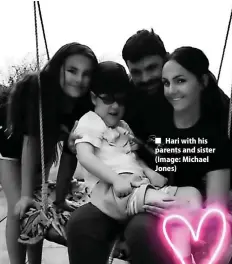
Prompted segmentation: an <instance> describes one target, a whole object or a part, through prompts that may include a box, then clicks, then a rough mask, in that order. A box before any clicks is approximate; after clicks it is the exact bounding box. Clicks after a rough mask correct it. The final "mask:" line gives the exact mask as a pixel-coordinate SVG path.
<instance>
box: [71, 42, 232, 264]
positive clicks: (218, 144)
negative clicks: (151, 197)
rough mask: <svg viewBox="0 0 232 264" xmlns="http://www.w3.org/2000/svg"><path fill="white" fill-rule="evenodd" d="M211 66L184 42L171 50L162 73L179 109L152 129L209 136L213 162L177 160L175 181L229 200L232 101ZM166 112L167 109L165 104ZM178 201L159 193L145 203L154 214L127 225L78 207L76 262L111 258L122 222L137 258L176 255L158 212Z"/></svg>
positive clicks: (162, 259) (209, 197)
mask: <svg viewBox="0 0 232 264" xmlns="http://www.w3.org/2000/svg"><path fill="white" fill-rule="evenodd" d="M208 66H209V62H208V59H207V58H206V56H205V55H204V54H203V53H202V51H200V50H198V49H195V48H191V47H187V48H180V49H177V50H176V51H175V52H174V53H173V54H171V55H170V57H169V59H168V61H167V62H166V63H165V65H164V68H163V73H162V74H163V82H164V85H165V97H166V98H167V99H168V101H169V103H170V104H171V105H172V109H173V110H172V111H173V113H172V115H171V116H172V118H171V119H165V120H163V121H162V123H160V125H159V129H158V130H157V123H156V124H152V123H150V127H149V131H148V132H149V134H150V135H154V134H155V135H158V136H160V137H162V139H163V140H164V139H165V137H169V138H173V139H177V138H174V137H175V136H178V135H179V134H178V132H179V133H180V136H181V135H182V134H181V133H184V134H183V136H184V137H190V138H192V137H194V139H195V137H196V136H197V138H198V137H199V138H200V139H201V140H202V144H203V143H204V142H206V141H204V139H207V140H209V142H208V143H207V144H208V145H206V144H205V146H204V147H205V148H206V147H208V148H209V147H210V148H212V149H213V148H216V150H215V153H209V154H207V155H209V156H210V157H209V158H210V162H209V163H207V164H203V163H201V164H200V163H199V164H194V163H193V164H188V166H185V164H184V163H183V164H181V163H178V164H176V166H177V173H176V174H174V177H173V181H174V183H179V184H180V186H183V185H185V184H186V183H188V184H187V185H194V186H196V187H198V188H199V189H200V190H201V191H202V194H203V195H205V198H206V201H207V203H206V205H208V204H211V203H214V202H215V201H217V202H220V203H221V204H222V205H223V206H226V202H227V197H228V190H229V182H230V177H229V172H230V170H229V168H230V162H229V161H228V157H229V155H230V154H229V153H228V152H229V150H228V148H227V146H228V144H227V143H228V139H227V133H226V126H227V115H228V105H229V104H228V101H227V100H224V97H222V94H221V91H220V89H219V87H218V86H217V85H216V82H215V81H214V80H213V79H212V76H211V73H210V72H209V70H208ZM180 75H181V76H180ZM185 75H186V76H185ZM160 112H161V113H162V109H160ZM154 123H155V122H154ZM154 126H155V127H154ZM169 129H171V130H169ZM173 131H174V132H175V133H174V134H173ZM74 137H75V136H74V135H73V134H71V135H70V140H69V144H70V145H71V147H72V145H73V140H74ZM203 137H204V138H203ZM199 144H200V143H199ZM172 147H173V146H172ZM185 147H186V148H187V147H189V148H190V146H185ZM192 147H194V146H192ZM199 147H202V146H200V145H199ZM169 148H170V146H169ZM72 149H73V147H72ZM212 154H213V155H212ZM196 155H199V154H196ZM185 156H186V154H185ZM203 156H204V153H203ZM189 166H190V167H189ZM191 166H192V167H191ZM192 168H194V171H193V172H194V173H193V174H192V171H191V169H192ZM205 176H206V184H205V185H204V179H205ZM196 178H197V180H195V179H196ZM175 205H176V201H175V200H173V201H172V202H170V201H165V200H163V201H160V200H159V199H157V201H156V200H155V201H154V202H153V203H151V204H148V205H145V206H144V208H145V210H146V211H147V212H150V213H151V214H146V213H145V214H144V213H143V214H138V215H135V216H134V217H132V218H131V219H130V220H129V222H128V223H126V225H125V223H124V224H122V225H119V224H117V223H116V221H115V220H114V219H112V218H110V217H107V216H105V215H103V214H102V213H101V212H100V211H99V210H98V209H97V208H95V207H93V206H91V204H87V205H84V206H82V207H80V208H78V209H77V210H76V211H75V212H74V213H73V215H72V217H71V219H70V221H69V223H68V248H69V259H70V263H71V264H74V263H78V262H80V263H82V262H85V263H87V264H88V263H93V262H94V263H99V264H100V263H105V262H106V260H107V256H108V255H109V252H110V246H111V241H112V240H113V239H114V238H115V236H116V234H117V233H118V232H119V230H122V227H123V228H125V239H126V242H127V243H128V245H129V248H130V253H131V263H132V264H142V263H148V264H149V263H157V264H158V263H171V261H172V260H171V256H170V255H169V254H168V252H167V251H166V250H165V248H164V247H163V245H162V244H161V242H160V240H159V238H158V233H157V232H158V230H157V228H158V225H157V218H156V217H154V216H153V215H152V214H154V215H158V216H160V215H162V214H164V213H166V212H167V210H168V209H169V208H172V206H175ZM77 227H78V228H77Z"/></svg>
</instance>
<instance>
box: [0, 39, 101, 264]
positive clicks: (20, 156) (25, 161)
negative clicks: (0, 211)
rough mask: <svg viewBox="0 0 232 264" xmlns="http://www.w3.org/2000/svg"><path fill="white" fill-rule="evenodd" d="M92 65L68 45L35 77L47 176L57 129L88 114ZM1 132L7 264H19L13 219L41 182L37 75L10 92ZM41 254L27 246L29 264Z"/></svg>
mask: <svg viewBox="0 0 232 264" xmlns="http://www.w3.org/2000/svg"><path fill="white" fill-rule="evenodd" d="M96 65H97V59H96V56H95V54H94V53H93V51H92V50H91V49H90V48H89V47H87V46H85V45H82V44H79V43H70V44H67V45H64V46H62V47H61V48H60V49H59V50H58V51H57V52H56V53H55V55H54V56H53V57H52V59H51V60H50V61H49V62H48V63H47V65H46V66H45V67H44V68H43V69H42V70H41V72H40V78H41V95H42V107H43V128H44V131H43V133H44V149H45V153H44V154H45V164H46V168H47V173H46V174H47V175H48V172H49V169H50V167H51V164H52V163H53V161H54V160H56V145H57V143H58V141H60V140H62V138H63V134H64V133H63V130H64V129H63V127H65V130H67V129H70V128H71V127H72V126H73V124H74V120H76V119H78V118H79V117H80V116H82V115H83V114H84V113H85V112H87V111H89V110H90V109H91V103H90V100H89V94H88V91H89V87H90V85H91V76H92V73H93V71H94V69H95V67H96ZM3 123H4V124H3V125H4V126H5V127H4V129H3V131H4V130H5V128H6V123H5V122H3ZM6 132H10V133H8V134H7V135H6V134H5V133H1V149H0V152H1V160H0V163H1V165H0V168H1V182H2V186H3V189H4V192H5V195H6V199H7V205H8V213H7V226H6V241H7V248H8V253H9V257H10V263H11V264H23V263H25V253H26V248H25V247H24V246H23V245H22V244H19V243H18V242H17V239H18V237H19V233H20V228H19V223H20V222H19V219H20V218H22V216H23V215H24V213H25V212H26V210H27V209H28V208H29V207H30V206H34V202H33V190H34V188H35V187H36V185H37V184H38V183H40V182H41V178H40V177H39V176H35V175H36V173H37V172H39V171H40V168H41V164H40V137H39V135H40V134H39V89H38V75H35V74H34V75H27V76H26V77H25V78H24V79H23V80H21V81H20V82H19V83H17V84H16V86H15V88H14V89H13V91H12V93H11V95H10V103H9V118H8V131H6ZM66 137H67V136H66ZM66 149H67V148H66ZM64 151H65V148H64ZM64 157H65V158H64ZM70 157H72V156H71V155H70V154H67V155H66V154H64V152H63V154H62V158H61V165H60V166H64V163H65V162H70V159H69V158H70ZM71 159H72V161H71V163H72V164H73V163H75V162H76V161H75V157H74V162H73V157H72V158H71ZM41 251H42V245H37V246H30V247H28V258H29V263H31V264H36V263H41Z"/></svg>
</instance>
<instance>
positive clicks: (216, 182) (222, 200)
mask: <svg viewBox="0 0 232 264" xmlns="http://www.w3.org/2000/svg"><path fill="white" fill-rule="evenodd" d="M206 176H207V178H206V195H207V205H210V204H212V203H219V204H221V205H223V206H227V203H228V197H229V189H230V170H229V169H222V170H216V171H211V172H209V173H207V175H206Z"/></svg>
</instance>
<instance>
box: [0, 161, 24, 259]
mask: <svg viewBox="0 0 232 264" xmlns="http://www.w3.org/2000/svg"><path fill="white" fill-rule="evenodd" d="M0 177H1V182H2V187H3V191H4V193H5V196H6V199H7V222H6V244H7V250H8V254H9V258H10V263H11V264H24V263H25V257H26V247H25V246H23V245H22V244H20V243H18V241H17V240H18V237H19V234H20V228H19V220H18V219H17V218H16V217H15V215H14V207H15V204H16V203H17V202H18V200H19V199H20V195H21V194H20V192H21V191H20V189H21V180H20V178H21V177H20V165H19V163H18V162H17V161H9V160H0Z"/></svg>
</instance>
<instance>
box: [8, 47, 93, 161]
mask: <svg viewBox="0 0 232 264" xmlns="http://www.w3.org/2000/svg"><path fill="white" fill-rule="evenodd" d="M76 54H77V55H84V56H86V57H88V58H90V59H91V60H92V62H93V67H95V66H96V65H97V63H98V62H97V58H96V56H95V54H94V53H93V51H92V50H91V49H90V48H89V47H88V46H85V45H82V44H79V43H76V42H74V43H69V44H66V45H64V46H62V47H61V48H60V49H59V50H58V51H57V52H56V53H55V55H54V56H53V57H52V58H51V60H50V61H49V62H48V63H47V64H46V65H45V67H44V68H43V69H42V70H41V72H40V79H41V94H42V107H43V126H44V143H45V156H47V160H48V159H51V155H52V154H54V153H55V152H54V150H55V146H56V143H57V142H58V137H59V133H60V110H61V109H60V105H61V104H60V103H61V98H62V96H64V93H63V91H62V89H61V87H60V69H61V67H62V65H63V64H64V63H65V60H66V59H67V58H68V57H69V56H71V55H76ZM8 127H10V128H11V130H12V134H13V135H14V136H15V137H17V138H20V139H22V137H23V135H25V134H28V135H33V136H35V137H37V138H39V89H38V74H30V75H27V76H25V77H24V78H23V79H22V80H21V81H19V82H18V83H17V84H16V85H15V87H14V88H13V89H12V92H11V95H10V100H9V111H8ZM53 157H54V156H53Z"/></svg>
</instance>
